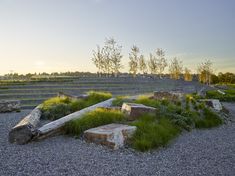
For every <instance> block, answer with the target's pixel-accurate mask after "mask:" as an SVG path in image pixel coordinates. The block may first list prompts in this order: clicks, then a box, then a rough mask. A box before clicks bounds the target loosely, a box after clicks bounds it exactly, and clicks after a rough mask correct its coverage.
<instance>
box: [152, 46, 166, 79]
mask: <svg viewBox="0 0 235 176" xmlns="http://www.w3.org/2000/svg"><path fill="white" fill-rule="evenodd" d="M148 66H149V69H150V72H151V74H158V75H159V77H160V78H162V74H163V72H164V70H165V68H166V67H167V61H166V59H165V52H164V51H163V50H162V49H160V48H158V49H157V50H156V52H155V53H154V54H152V53H151V54H150V59H149V61H148Z"/></svg>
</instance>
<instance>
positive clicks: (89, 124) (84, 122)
mask: <svg viewBox="0 0 235 176" xmlns="http://www.w3.org/2000/svg"><path fill="white" fill-rule="evenodd" d="M121 121H124V114H123V113H122V112H121V111H120V110H110V109H105V108H97V109H96V110H94V111H92V112H89V113H87V114H85V115H84V116H83V117H81V118H80V119H77V120H72V121H70V122H68V123H67V124H66V125H65V127H64V130H65V133H66V134H69V135H74V136H80V135H81V134H82V133H83V132H84V131H85V130H88V129H90V128H95V127H98V126H101V125H107V124H110V123H117V122H121Z"/></svg>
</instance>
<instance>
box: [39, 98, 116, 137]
mask: <svg viewBox="0 0 235 176" xmlns="http://www.w3.org/2000/svg"><path fill="white" fill-rule="evenodd" d="M113 100H114V98H111V99H108V100H106V101H103V102H101V103H98V104H95V105H93V106H90V107H87V108H84V109H82V110H80V111H77V112H74V113H72V114H69V115H67V116H65V117H62V118H60V119H58V120H55V121H53V122H50V123H48V124H46V125H44V126H42V127H41V128H39V129H38V130H37V132H38V134H37V136H36V137H35V139H42V138H44V137H47V136H50V135H53V134H55V133H58V131H60V129H61V127H63V126H64V125H65V124H66V122H69V121H71V120H75V119H79V118H81V117H82V116H83V115H84V114H86V113H88V112H90V111H93V110H95V109H96V108H99V107H110V106H111V105H112V102H113Z"/></svg>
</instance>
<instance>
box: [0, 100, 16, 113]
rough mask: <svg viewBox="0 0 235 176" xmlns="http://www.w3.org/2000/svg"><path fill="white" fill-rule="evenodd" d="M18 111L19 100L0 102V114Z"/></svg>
mask: <svg viewBox="0 0 235 176" xmlns="http://www.w3.org/2000/svg"><path fill="white" fill-rule="evenodd" d="M13 111H20V101H19V100H0V112H13Z"/></svg>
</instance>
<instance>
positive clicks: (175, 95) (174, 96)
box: [153, 91, 183, 101]
mask: <svg viewBox="0 0 235 176" xmlns="http://www.w3.org/2000/svg"><path fill="white" fill-rule="evenodd" d="M182 97H183V93H181V92H164V91H156V92H154V96H153V98H154V99H157V100H164V99H167V100H172V101H176V100H178V99H180V98H182Z"/></svg>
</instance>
